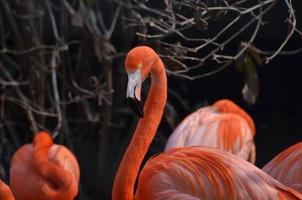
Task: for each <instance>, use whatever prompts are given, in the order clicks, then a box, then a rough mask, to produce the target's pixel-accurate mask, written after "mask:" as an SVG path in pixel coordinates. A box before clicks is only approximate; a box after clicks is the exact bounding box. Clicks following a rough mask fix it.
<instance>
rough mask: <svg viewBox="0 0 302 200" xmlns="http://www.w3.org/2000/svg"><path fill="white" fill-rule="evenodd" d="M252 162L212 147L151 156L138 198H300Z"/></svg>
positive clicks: (186, 148)
mask: <svg viewBox="0 0 302 200" xmlns="http://www.w3.org/2000/svg"><path fill="white" fill-rule="evenodd" d="M301 198H302V195H301V194H299V193H298V192H296V191H294V190H292V189H290V188H288V187H286V186H284V185H282V184H281V183H279V182H278V181H276V180H275V179H273V178H272V177H270V176H269V175H267V174H266V173H264V172H263V171H262V170H260V169H258V168H257V167H255V166H254V165H252V164H251V163H249V162H247V161H244V160H242V159H240V158H238V157H237V156H234V155H232V154H230V153H228V152H225V151H222V150H219V149H216V148H211V147H185V148H175V149H172V150H169V151H167V152H165V153H162V154H160V155H159V156H156V157H154V158H152V159H150V160H149V161H148V162H147V163H146V165H145V167H144V169H143V171H142V172H141V174H140V176H139V181H138V188H137V191H136V196H135V199H144V200H153V199H157V200H169V199H171V200H172V199H173V200H183V199H186V200H199V199H205V200H207V199H208V200H215V199H217V200H218V199H237V200H245V199H253V200H271V199H301Z"/></svg>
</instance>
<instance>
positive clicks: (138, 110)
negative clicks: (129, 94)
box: [127, 98, 144, 118]
mask: <svg viewBox="0 0 302 200" xmlns="http://www.w3.org/2000/svg"><path fill="white" fill-rule="evenodd" d="M127 100H128V104H129V106H130V108H131V110H132V111H133V112H134V113H135V114H136V115H137V116H138V117H140V118H143V117H144V111H143V106H142V102H141V101H139V100H137V99H136V98H134V99H133V98H127Z"/></svg>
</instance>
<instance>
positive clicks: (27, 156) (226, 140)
mask: <svg viewBox="0 0 302 200" xmlns="http://www.w3.org/2000/svg"><path fill="white" fill-rule="evenodd" d="M125 69H126V72H127V74H128V86H127V93H126V96H127V99H128V100H129V103H130V105H131V107H132V108H133V110H134V112H135V113H136V114H138V116H139V117H140V120H139V121H138V124H137V127H136V130H135V132H134V135H133V137H132V139H131V142H130V144H129V146H128V148H127V150H126V152H125V154H124V156H123V159H122V161H121V163H120V165H119V168H118V171H117V173H116V176H115V179H114V183H113V189H112V200H133V199H136V200H199V199H204V200H221V199H231V200H233V199H234V200H235V199H236V200H245V199H255V200H275V199H276V200H278V199H280V200H283V199H302V172H301V169H302V142H301V143H298V144H296V145H294V146H292V147H290V148H288V149H286V150H285V151H283V152H281V153H280V154H279V155H277V156H276V157H275V158H274V159H273V160H272V161H270V162H269V163H268V164H267V165H266V166H264V167H263V168H262V169H259V168H257V167H256V166H255V165H254V163H255V158H256V153H255V144H254V136H255V133H256V129H255V124H254V122H253V120H252V118H251V117H250V116H249V115H248V114H247V113H246V112H245V111H244V110H242V109H241V108H240V107H239V106H237V105H236V104H235V103H233V102H232V101H230V100H226V99H224V100H219V101H217V102H215V103H214V104H213V105H212V106H207V107H204V108H200V109H199V110H197V111H195V112H193V113H192V114H190V115H189V116H187V117H186V118H185V119H184V120H183V121H182V122H181V123H180V124H179V125H178V126H177V127H176V129H175V130H174V132H173V133H172V134H171V136H170V138H169V140H168V142H167V144H166V148H165V152H163V153H161V154H159V155H156V156H154V157H152V158H150V159H149V160H148V161H147V162H146V164H145V165H144V166H143V167H142V166H141V164H142V161H143V159H144V157H145V155H146V153H147V151H148V148H149V146H150V144H151V142H152V140H153V138H154V136H155V134H156V132H157V128H158V126H159V123H160V121H161V118H162V115H163V111H164V107H165V104H166V100H167V77H166V71H165V67H164V65H163V62H162V61H161V59H160V58H159V56H158V55H157V54H156V52H155V51H154V50H152V49H151V48H149V47H146V46H139V47H135V48H133V49H132V50H131V51H130V52H129V53H128V54H127V57H126V61H125ZM149 75H151V87H150V89H149V92H148V96H147V99H146V102H145V104H144V107H142V104H141V103H140V99H141V97H140V95H141V94H140V93H141V91H140V89H141V84H142V83H143V81H144V80H145V79H146V77H147V76H149ZM79 176H80V170H79V165H78V163H77V160H76V158H75V156H74V155H73V154H72V153H71V152H70V151H69V150H68V149H67V148H66V147H64V146H62V145H57V144H54V143H53V140H52V138H51V136H50V135H49V134H48V133H46V132H43V131H41V132H39V133H38V134H37V135H36V136H35V138H34V140H33V143H32V144H26V145H24V146H22V147H21V148H20V149H18V150H17V151H16V153H15V154H14V155H13V158H12V161H11V168H10V186H8V185H6V184H5V183H4V182H2V181H1V180H0V200H14V199H16V200H72V199H74V198H75V197H76V195H77V193H78V184H79ZM136 182H137V185H136ZM135 185H136V186H135ZM135 187H136V191H135Z"/></svg>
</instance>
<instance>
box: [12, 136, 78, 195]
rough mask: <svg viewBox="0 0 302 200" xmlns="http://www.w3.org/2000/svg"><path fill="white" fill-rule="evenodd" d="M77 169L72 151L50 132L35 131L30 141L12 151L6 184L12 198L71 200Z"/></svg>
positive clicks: (76, 183)
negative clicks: (52, 136) (8, 186)
mask: <svg viewBox="0 0 302 200" xmlns="http://www.w3.org/2000/svg"><path fill="white" fill-rule="evenodd" d="M79 176H80V169H79V165H78V162H77V160H76V158H75V157H74V155H73V154H72V153H71V152H70V151H69V150H68V149H67V148H66V147H65V146H63V145H56V144H53V140H52V138H51V136H50V135H49V134H48V133H46V132H39V133H38V134H37V135H36V136H35V138H34V141H33V144H26V145H24V146H22V147H21V148H19V149H18V150H17V151H16V153H15V154H14V155H13V158H12V161H11V168H10V184H11V189H12V192H13V194H14V196H15V198H16V200H72V199H74V198H75V196H76V195H77V193H78V184H79Z"/></svg>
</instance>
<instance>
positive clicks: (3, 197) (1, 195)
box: [0, 180, 15, 200]
mask: <svg viewBox="0 0 302 200" xmlns="http://www.w3.org/2000/svg"><path fill="white" fill-rule="evenodd" d="M0 200H15V198H14V196H13V193H12V191H11V190H10V188H9V187H8V185H6V184H5V183H4V182H2V181H1V180H0Z"/></svg>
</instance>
